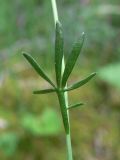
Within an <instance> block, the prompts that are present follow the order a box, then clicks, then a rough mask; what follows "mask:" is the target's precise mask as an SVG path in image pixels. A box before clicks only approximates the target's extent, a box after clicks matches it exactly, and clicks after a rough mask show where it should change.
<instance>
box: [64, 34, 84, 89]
mask: <svg viewBox="0 0 120 160" xmlns="http://www.w3.org/2000/svg"><path fill="white" fill-rule="evenodd" d="M84 37H85V36H84V33H83V34H82V37H81V38H79V39H78V40H77V42H76V43H75V44H74V46H73V49H72V52H71V54H70V55H69V57H68V60H67V62H66V65H65V70H64V73H63V78H62V86H63V87H65V85H66V82H67V80H68V78H69V76H70V74H71V72H72V70H73V67H74V65H75V63H76V61H77V58H78V56H79V54H80V52H81V49H82V46H83V43H84Z"/></svg>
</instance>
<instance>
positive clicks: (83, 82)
mask: <svg viewBox="0 0 120 160" xmlns="http://www.w3.org/2000/svg"><path fill="white" fill-rule="evenodd" d="M95 75H96V73H92V74H91V75H90V76H88V77H87V78H85V79H83V80H81V81H79V82H77V83H75V84H73V85H72V86H70V87H68V88H66V89H64V91H70V90H74V89H76V88H79V87H81V86H83V85H84V84H86V83H87V82H88V81H90V80H91V79H92V78H93V77H94V76H95Z"/></svg>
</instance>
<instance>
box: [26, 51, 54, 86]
mask: <svg viewBox="0 0 120 160" xmlns="http://www.w3.org/2000/svg"><path fill="white" fill-rule="evenodd" d="M23 56H24V57H25V58H26V59H27V60H28V62H29V63H30V64H31V65H32V67H33V68H34V69H35V71H36V72H37V73H38V74H39V75H40V76H41V77H42V78H44V79H45V80H46V81H47V82H49V83H50V84H51V85H52V86H53V87H54V88H55V85H54V84H53V82H52V81H51V80H50V79H49V77H48V76H47V75H46V74H45V72H44V71H43V70H42V69H41V67H40V66H39V64H38V63H37V62H36V61H35V60H34V58H33V57H32V56H31V55H29V54H27V53H23Z"/></svg>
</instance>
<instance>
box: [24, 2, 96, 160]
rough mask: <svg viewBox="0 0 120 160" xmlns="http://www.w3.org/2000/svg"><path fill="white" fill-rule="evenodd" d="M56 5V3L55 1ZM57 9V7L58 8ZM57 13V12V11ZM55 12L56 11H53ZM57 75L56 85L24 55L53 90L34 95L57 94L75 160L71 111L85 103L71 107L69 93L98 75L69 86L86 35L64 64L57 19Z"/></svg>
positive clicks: (62, 42)
mask: <svg viewBox="0 0 120 160" xmlns="http://www.w3.org/2000/svg"><path fill="white" fill-rule="evenodd" d="M53 2H54V5H56V4H55V1H54V0H53ZM56 8H57V7H56ZM56 11H57V10H56ZM53 12H54V10H53ZM55 26H56V27H55V30H56V34H55V59H54V62H55V73H56V83H54V82H53V81H52V80H51V79H50V78H49V76H48V75H47V74H46V73H45V71H44V70H43V69H42V68H41V66H40V65H39V64H38V63H37V61H36V60H35V59H34V58H33V57H32V56H31V55H30V54H28V53H23V55H24V57H25V58H26V59H27V61H28V62H29V63H30V64H31V66H32V67H33V68H34V70H35V71H36V72H37V73H38V74H39V76H41V77H42V78H43V79H44V80H46V81H47V82H48V83H49V84H50V85H51V88H48V89H43V90H36V91H34V92H33V93H34V94H47V93H53V92H55V93H56V94H57V96H58V100H59V104H60V110H61V114H62V119H63V124H64V129H65V133H66V142H67V150H68V160H73V156H72V146H71V135H70V121H69V110H70V109H72V108H76V107H80V106H82V105H83V103H81V102H80V103H77V104H73V105H69V103H68V95H67V93H68V92H69V91H71V90H75V89H77V88H79V87H81V86H83V85H85V84H86V83H87V82H88V81H90V80H91V79H92V78H93V77H94V76H95V75H96V73H92V74H90V75H89V76H87V77H86V78H84V79H82V80H80V81H78V82H75V83H74V84H72V85H70V86H67V81H68V79H69V77H70V75H71V72H72V70H73V68H74V66H75V63H76V61H77V59H78V56H79V54H80V53H81V49H82V46H83V43H84V39H85V34H84V33H82V35H81V37H80V38H79V39H78V40H77V41H76V42H75V43H74V45H73V48H72V51H71V53H70V54H69V56H68V59H67V60H66V64H64V38H63V31H62V25H61V23H60V22H59V20H58V19H57V20H56V21H55Z"/></svg>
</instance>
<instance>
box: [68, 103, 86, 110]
mask: <svg viewBox="0 0 120 160" xmlns="http://www.w3.org/2000/svg"><path fill="white" fill-rule="evenodd" d="M82 105H84V103H77V104H74V105H71V106H69V107H68V109H72V108H77V107H80V106H82Z"/></svg>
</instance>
